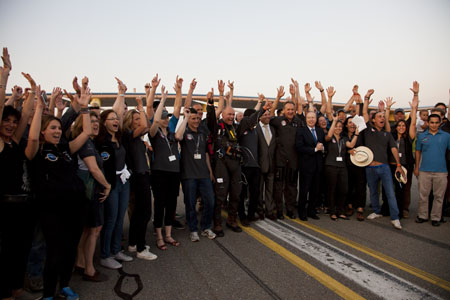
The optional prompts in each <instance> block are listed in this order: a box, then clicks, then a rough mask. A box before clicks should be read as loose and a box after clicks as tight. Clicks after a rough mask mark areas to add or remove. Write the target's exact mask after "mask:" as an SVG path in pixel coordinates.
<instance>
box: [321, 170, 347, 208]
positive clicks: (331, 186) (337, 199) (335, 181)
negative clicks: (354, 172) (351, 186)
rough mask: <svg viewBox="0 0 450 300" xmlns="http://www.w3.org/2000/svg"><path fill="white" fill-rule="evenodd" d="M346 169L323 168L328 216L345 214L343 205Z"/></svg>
mask: <svg viewBox="0 0 450 300" xmlns="http://www.w3.org/2000/svg"><path fill="white" fill-rule="evenodd" d="M347 176H348V175H347V168H345V167H344V168H340V167H335V166H325V177H326V180H327V189H328V204H329V205H330V214H339V215H341V214H342V215H343V214H345V208H344V203H345V199H346V198H347V190H348V182H347V179H348V177H347Z"/></svg>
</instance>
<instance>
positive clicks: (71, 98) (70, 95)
mask: <svg viewBox="0 0 450 300" xmlns="http://www.w3.org/2000/svg"><path fill="white" fill-rule="evenodd" d="M64 95H66V96H67V98H69V99H70V102H73V101H75V99H74V97H73V95H72V94H70V93H69V92H68V91H67V90H66V89H64Z"/></svg>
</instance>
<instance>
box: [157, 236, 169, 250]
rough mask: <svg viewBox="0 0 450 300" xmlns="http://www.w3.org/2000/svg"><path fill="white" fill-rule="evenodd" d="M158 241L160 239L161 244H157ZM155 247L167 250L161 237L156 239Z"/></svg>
mask: <svg viewBox="0 0 450 300" xmlns="http://www.w3.org/2000/svg"><path fill="white" fill-rule="evenodd" d="M158 241H162V242H163V243H162V244H159V243H158ZM156 247H158V249H159V250H161V251H165V250H167V245H166V244H165V243H164V240H163V239H156Z"/></svg>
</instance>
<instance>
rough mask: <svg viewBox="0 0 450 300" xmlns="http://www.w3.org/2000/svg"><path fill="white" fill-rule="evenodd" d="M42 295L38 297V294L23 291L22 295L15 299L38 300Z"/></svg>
mask: <svg viewBox="0 0 450 300" xmlns="http://www.w3.org/2000/svg"><path fill="white" fill-rule="evenodd" d="M41 295H42V294H41ZM41 295H39V294H37V295H36V294H32V293H30V292H27V291H25V290H22V291H21V292H20V294H19V295H17V296H15V297H14V298H13V299H17V300H37V299H39V298H41Z"/></svg>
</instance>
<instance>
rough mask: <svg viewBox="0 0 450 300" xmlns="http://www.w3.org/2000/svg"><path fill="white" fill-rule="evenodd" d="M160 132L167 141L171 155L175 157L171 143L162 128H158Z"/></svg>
mask: <svg viewBox="0 0 450 300" xmlns="http://www.w3.org/2000/svg"><path fill="white" fill-rule="evenodd" d="M158 131H159V132H160V133H161V135H162V136H163V138H164V139H165V140H166V143H167V147H169V151H170V155H171V156H172V155H173V153H172V148H171V147H170V143H169V140H168V139H167V136H165V135H164V133H163V132H162V130H161V128H158Z"/></svg>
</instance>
